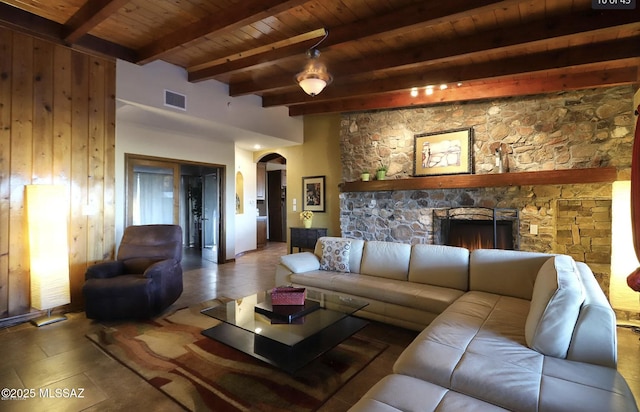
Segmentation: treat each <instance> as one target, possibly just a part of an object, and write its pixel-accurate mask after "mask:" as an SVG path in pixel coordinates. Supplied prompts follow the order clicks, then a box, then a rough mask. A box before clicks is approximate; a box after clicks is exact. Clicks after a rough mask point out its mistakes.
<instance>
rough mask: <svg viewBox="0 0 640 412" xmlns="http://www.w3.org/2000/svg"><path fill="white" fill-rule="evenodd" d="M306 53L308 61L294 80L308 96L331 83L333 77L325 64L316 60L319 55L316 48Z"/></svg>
mask: <svg viewBox="0 0 640 412" xmlns="http://www.w3.org/2000/svg"><path fill="white" fill-rule="evenodd" d="M307 55H308V56H309V61H308V62H307V64H306V66H305V67H304V70H302V71H301V72H300V73H298V74H297V75H296V81H297V82H298V85H300V87H301V88H302V90H304V92H305V93H307V94H308V95H309V96H316V95H318V94H320V92H322V90H324V88H325V87H326V86H327V85H328V84H331V82H332V81H333V77H332V76H331V74H329V72H328V71H327V66H325V65H324V64H323V63H322V62H320V61H319V60H318V57H319V56H320V52H319V51H318V50H316V49H314V50H311V51H309V53H307Z"/></svg>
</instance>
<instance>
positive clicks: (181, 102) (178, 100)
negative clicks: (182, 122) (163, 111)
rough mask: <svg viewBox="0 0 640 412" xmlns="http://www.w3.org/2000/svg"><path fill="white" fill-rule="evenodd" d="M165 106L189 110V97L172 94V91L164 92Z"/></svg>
mask: <svg viewBox="0 0 640 412" xmlns="http://www.w3.org/2000/svg"><path fill="white" fill-rule="evenodd" d="M164 105H165V106H169V107H173V108H174V109H180V110H185V111H186V110H187V96H185V95H184V94H180V93H176V92H172V91H171V90H166V89H165V91H164Z"/></svg>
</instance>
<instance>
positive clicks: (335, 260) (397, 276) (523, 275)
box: [276, 237, 638, 411]
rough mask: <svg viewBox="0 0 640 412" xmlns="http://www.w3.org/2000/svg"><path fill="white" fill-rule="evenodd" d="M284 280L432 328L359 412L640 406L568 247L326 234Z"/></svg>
mask: <svg viewBox="0 0 640 412" xmlns="http://www.w3.org/2000/svg"><path fill="white" fill-rule="evenodd" d="M276 283H277V284H279V285H284V284H293V285H297V286H304V287H309V288H313V289H318V290H325V291H335V292H340V293H342V294H345V295H350V296H353V297H359V298H364V299H366V300H368V301H369V302H370V304H369V306H367V307H366V308H365V309H364V310H362V311H360V312H358V315H359V316H362V317H366V318H369V319H373V320H378V321H382V322H387V323H391V324H395V325H399V326H402V327H406V328H411V329H414V330H419V331H421V332H420V334H419V335H418V336H417V337H416V339H415V340H414V341H413V342H412V343H411V344H410V345H409V347H407V348H406V349H405V350H404V352H403V353H402V355H401V356H400V357H399V358H398V360H397V361H396V363H395V365H394V370H393V374H391V375H389V376H387V377H385V378H384V379H382V380H381V381H380V382H378V383H377V384H376V385H375V386H374V387H373V388H371V390H370V391H369V392H368V393H367V394H366V395H365V396H363V398H362V399H361V400H360V401H359V402H358V403H357V404H356V405H354V407H353V408H352V411H400V410H401V411H436V410H437V411H463V410H488V411H491V410H514V411H637V410H638V409H637V405H636V402H635V400H634V398H633V395H632V394H631V391H630V390H629V387H628V385H627V383H626V382H625V380H624V379H623V378H622V376H621V375H620V374H619V373H618V372H617V370H616V363H617V347H616V345H617V340H616V320H615V315H614V313H613V310H612V309H611V306H610V305H609V303H608V301H607V299H606V297H605V296H604V293H603V292H602V290H601V289H600V287H599V285H598V283H597V282H596V280H595V278H594V276H593V273H592V272H591V270H590V269H589V267H588V266H587V265H586V264H584V263H580V262H574V261H573V259H571V258H570V257H568V256H562V255H551V254H545V253H532V252H520V251H505V250H474V251H473V252H471V253H469V251H468V250H466V249H464V248H456V247H449V246H438V245H406V244H397V243H389V242H380V241H368V242H365V241H362V240H354V239H344V238H332V237H326V238H321V239H320V240H319V241H318V244H317V245H316V249H315V251H314V253H310V252H305V253H298V254H292V255H286V256H283V257H282V258H281V263H280V265H279V267H278V269H277V271H276Z"/></svg>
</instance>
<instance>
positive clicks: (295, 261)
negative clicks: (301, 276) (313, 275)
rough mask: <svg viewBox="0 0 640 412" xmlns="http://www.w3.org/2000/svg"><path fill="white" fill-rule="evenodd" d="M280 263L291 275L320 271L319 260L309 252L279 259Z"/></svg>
mask: <svg viewBox="0 0 640 412" xmlns="http://www.w3.org/2000/svg"><path fill="white" fill-rule="evenodd" d="M280 263H281V264H282V265H283V266H284V267H286V268H287V269H289V270H290V271H291V273H303V272H310V271H312V270H318V269H320V259H318V257H317V256H316V255H314V254H313V253H311V252H303V253H294V254H291V255H284V256H282V257H280Z"/></svg>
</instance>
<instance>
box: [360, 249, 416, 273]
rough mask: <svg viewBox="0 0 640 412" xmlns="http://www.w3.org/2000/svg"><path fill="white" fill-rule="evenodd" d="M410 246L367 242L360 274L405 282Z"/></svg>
mask: <svg viewBox="0 0 640 412" xmlns="http://www.w3.org/2000/svg"><path fill="white" fill-rule="evenodd" d="M410 258H411V245H409V244H406V243H393V242H381V241H374V240H372V241H368V242H367V243H366V245H365V247H364V252H363V254H362V264H361V265H360V273H362V274H363V275H371V276H377V277H383V278H388V279H397V280H407V276H408V272H409V260H410Z"/></svg>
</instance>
